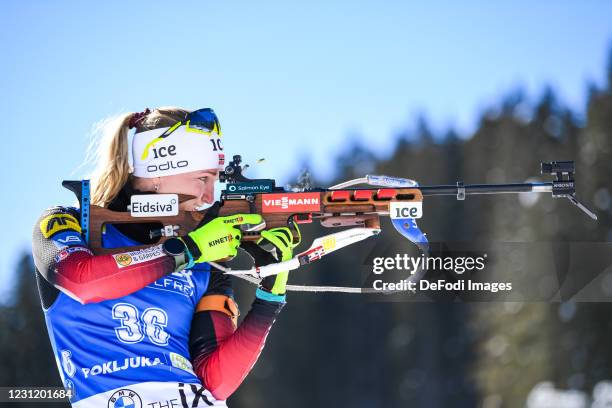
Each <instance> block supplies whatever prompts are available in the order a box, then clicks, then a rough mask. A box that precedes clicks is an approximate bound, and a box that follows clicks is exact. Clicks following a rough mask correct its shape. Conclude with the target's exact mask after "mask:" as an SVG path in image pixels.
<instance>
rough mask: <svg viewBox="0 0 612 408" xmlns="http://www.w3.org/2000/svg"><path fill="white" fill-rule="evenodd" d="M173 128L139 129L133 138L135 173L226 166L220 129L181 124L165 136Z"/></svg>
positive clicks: (149, 174) (161, 173) (160, 173)
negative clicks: (197, 129) (190, 128)
mask: <svg viewBox="0 0 612 408" xmlns="http://www.w3.org/2000/svg"><path fill="white" fill-rule="evenodd" d="M168 129H169V128H167V127H166V128H159V129H155V130H147V131H146V132H140V133H136V134H135V135H134V140H133V142H132V158H133V163H134V175H135V176H137V177H143V178H153V177H160V176H171V175H173V174H181V173H188V172H190V171H195V170H210V169H219V170H222V169H223V166H224V164H225V156H224V154H223V147H222V146H221V139H220V137H219V135H218V134H217V133H216V132H211V133H210V135H206V134H202V133H198V132H188V131H187V129H186V128H185V126H184V125H183V126H179V127H178V128H177V129H176V130H174V131H173V132H172V133H171V134H169V135H168V136H166V137H164V138H160V136H161V135H162V134H163V133H164V132H165V131H166V130H168Z"/></svg>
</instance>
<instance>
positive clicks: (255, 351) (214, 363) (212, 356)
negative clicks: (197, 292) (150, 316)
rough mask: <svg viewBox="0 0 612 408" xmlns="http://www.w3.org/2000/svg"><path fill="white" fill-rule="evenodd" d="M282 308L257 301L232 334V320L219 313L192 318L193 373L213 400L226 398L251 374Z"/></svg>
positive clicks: (282, 304)
mask: <svg viewBox="0 0 612 408" xmlns="http://www.w3.org/2000/svg"><path fill="white" fill-rule="evenodd" d="M283 306H284V303H277V302H269V301H265V300H261V299H257V298H256V299H255V301H254V302H253V306H252V307H251V310H250V311H249V313H248V314H247V316H246V317H245V318H244V320H243V322H242V324H241V325H240V326H239V327H238V329H237V330H235V331H234V325H233V323H232V320H231V318H230V317H228V316H227V315H226V314H224V313H222V312H217V311H206V312H198V313H196V314H195V315H194V318H193V322H192V325H191V334H190V352H191V358H192V361H193V366H194V371H195V373H196V374H197V376H198V377H199V378H200V380H201V381H202V384H203V385H204V387H205V388H206V389H207V390H208V391H210V392H211V393H212V395H213V396H214V397H215V398H217V399H220V400H224V399H227V398H228V397H229V396H230V395H231V394H232V393H233V392H234V391H236V389H237V388H238V386H239V385H240V384H241V383H242V381H243V380H244V378H245V377H246V376H247V374H248V373H249V372H250V371H251V368H252V367H253V365H254V364H255V362H257V359H258V358H259V355H260V354H261V351H262V349H263V347H264V343H265V341H266V337H267V336H268V333H269V331H270V329H271V328H272V325H273V324H274V321H275V320H276V316H277V315H278V314H279V313H280V311H281V309H282V308H283Z"/></svg>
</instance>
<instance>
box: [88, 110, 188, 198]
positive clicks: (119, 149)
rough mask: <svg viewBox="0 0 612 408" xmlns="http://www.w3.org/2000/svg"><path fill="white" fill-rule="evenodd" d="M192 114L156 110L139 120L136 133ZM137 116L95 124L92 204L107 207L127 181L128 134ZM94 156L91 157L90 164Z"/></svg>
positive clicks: (174, 121)
mask: <svg viewBox="0 0 612 408" xmlns="http://www.w3.org/2000/svg"><path fill="white" fill-rule="evenodd" d="M189 112H190V111H188V110H186V109H183V108H177V107H174V106H165V107H161V108H157V109H154V110H153V111H151V112H150V113H149V114H147V115H145V116H143V117H142V118H141V119H138V120H137V121H136V122H137V123H136V124H135V126H136V133H139V132H144V131H145V130H153V129H157V128H162V127H169V126H172V125H174V124H175V123H176V122H178V121H180V120H183V119H185V117H186V116H187V114H188V113H189ZM134 115H137V114H136V113H123V114H120V115H117V116H113V117H110V118H107V119H105V120H103V121H102V122H100V123H99V124H98V125H96V127H95V130H94V133H95V138H94V140H92V143H91V145H90V148H89V152H95V153H94V154H95V156H96V157H95V162H96V167H95V170H94V171H93V173H92V175H91V186H92V187H91V203H92V204H93V205H99V206H102V207H106V206H107V205H108V204H109V203H110V202H111V201H112V200H113V198H115V196H116V195H117V194H118V193H119V191H120V190H121V188H123V186H124V185H125V183H127V182H128V180H129V178H130V175H131V173H132V169H131V168H130V160H129V145H128V132H129V130H130V122H131V121H132V119H133V118H134ZM136 118H137V117H136ZM89 156H91V155H88V161H91V160H89V159H90V157H89Z"/></svg>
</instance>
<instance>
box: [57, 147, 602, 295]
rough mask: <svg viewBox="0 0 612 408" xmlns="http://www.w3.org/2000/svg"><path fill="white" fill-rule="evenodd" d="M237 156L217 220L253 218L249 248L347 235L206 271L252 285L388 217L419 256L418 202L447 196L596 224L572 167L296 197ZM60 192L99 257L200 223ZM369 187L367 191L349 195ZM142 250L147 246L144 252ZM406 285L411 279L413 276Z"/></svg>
mask: <svg viewBox="0 0 612 408" xmlns="http://www.w3.org/2000/svg"><path fill="white" fill-rule="evenodd" d="M241 162H242V159H241V156H239V155H236V156H234V157H233V160H232V162H231V163H230V164H229V165H228V166H226V167H225V170H224V171H222V172H220V176H219V180H220V181H221V182H223V183H226V188H225V190H223V191H222V193H221V198H220V204H221V205H220V207H219V210H218V211H219V212H218V215H219V216H228V215H234V214H239V213H253V214H261V216H262V218H263V220H264V222H263V223H262V224H260V225H244V226H242V228H241V229H242V231H243V238H242V239H243V240H244V241H256V240H258V239H259V238H260V231H262V230H264V229H268V228H277V227H289V228H294V225H295V224H307V223H312V222H313V221H315V220H316V221H319V222H320V223H321V225H323V226H325V227H352V228H349V229H344V230H342V231H339V232H335V233H332V234H329V235H325V236H323V237H319V238H317V239H315V240H314V241H313V243H312V245H311V246H310V247H309V248H308V249H307V250H305V251H303V252H300V253H298V254H297V255H296V256H295V257H294V258H293V259H291V260H289V261H285V262H280V263H275V264H271V265H266V266H261V267H256V266H254V267H252V268H251V269H248V270H239V271H237V270H231V269H230V268H227V267H224V266H222V265H219V264H216V263H211V264H213V266H215V267H217V268H218V269H220V270H221V271H223V272H224V273H228V274H232V275H246V276H248V275H250V278H249V279H247V280H251V281H252V282H256V281H257V279H260V278H263V277H266V276H270V275H274V274H276V273H279V272H282V271H287V270H294V269H297V268H299V267H300V266H301V265H305V264H308V263H311V262H313V261H315V260H317V259H319V258H321V257H322V256H324V255H327V254H329V253H332V252H334V251H337V250H338V249H341V248H344V247H346V246H348V245H351V244H354V243H356V242H359V241H362V240H364V239H365V238H368V237H371V236H374V235H377V234H379V233H380V231H381V229H380V217H381V216H389V217H390V218H391V222H392V224H393V226H394V227H395V229H396V230H397V231H398V232H399V233H400V234H401V235H403V236H404V237H405V238H407V239H408V240H409V241H411V242H412V243H414V244H415V245H416V246H417V247H418V248H419V250H420V251H422V252H423V253H426V252H427V251H428V240H427V237H426V235H425V234H424V233H423V232H421V230H420V229H419V227H418V226H417V223H416V219H418V218H421V217H422V215H423V206H422V203H423V197H425V196H436V195H445V196H449V195H450V196H455V197H456V199H457V200H465V198H466V196H468V195H475V194H502V193H552V196H553V197H555V198H558V197H562V198H567V199H568V200H569V201H571V202H572V203H573V204H575V205H576V206H577V207H578V208H580V210H582V211H583V212H584V213H586V214H587V215H588V216H589V217H591V218H592V219H593V220H597V216H596V215H595V214H594V213H593V212H592V211H591V210H589V209H588V208H587V207H586V206H585V205H583V204H582V203H581V202H579V201H578V199H577V198H576V186H575V181H574V173H575V167H574V162H573V161H553V162H549V163H541V173H542V174H546V175H551V176H554V179H553V180H552V181H550V182H539V183H509V184H463V183H462V182H457V183H456V184H453V185H433V186H419V184H418V183H417V182H416V181H414V180H411V179H406V178H399V177H389V176H383V175H366V176H365V177H363V178H358V179H354V180H349V181H346V182H344V183H340V184H337V185H335V186H332V187H329V188H327V189H322V188H304V189H300V190H299V191H293V190H286V189H285V188H283V187H277V186H276V183H275V180H273V179H248V178H246V177H245V176H244V175H243V170H244V168H243V167H242V166H241ZM62 184H63V186H64V187H66V188H68V189H69V190H71V191H72V192H74V193H75V194H76V196H77V198H78V200H79V203H80V209H81V211H80V213H81V226H82V229H83V234H84V236H85V239H86V241H87V242H88V244H89V247H90V248H91V249H92V251H93V252H94V253H95V254H97V255H99V254H105V253H112V252H117V251H122V250H126V249H127V250H135V249H140V248H144V247H146V246H138V247H127V248H126V247H122V248H103V247H102V232H103V229H104V226H105V225H106V224H122V223H148V224H150V223H154V224H155V225H156V227H155V228H153V229H152V230H151V231H150V235H151V237H152V238H156V239H158V241H157V243H156V244H158V243H160V242H163V241H164V240H166V239H168V238H170V237H175V236H179V235H181V234H186V233H187V232H189V231H192V230H193V229H194V228H195V227H196V226H197V225H198V224H199V223H200V221H201V220H202V218H203V217H204V216H205V215H206V212H207V210H203V211H181V210H179V206H178V204H179V202H182V201H183V200H185V199H188V198H190V197H183V196H178V195H176V194H151V195H134V196H132V198H131V204H130V206H129V208H128V209H126V210H128V211H127V212H119V211H111V210H109V209H107V208H103V207H99V206H95V205H91V204H90V199H89V180H81V181H64V182H63V183H62ZM357 185H369V186H370V187H354V186H357ZM149 246H150V245H149ZM413 278H418V275H417V276H414V277H413ZM305 288H310V289H313V291H339V292H352V293H364V292H370V290H366V289H364V288H338V287H301V286H296V285H294V286H288V289H289V290H291V289H294V290H305Z"/></svg>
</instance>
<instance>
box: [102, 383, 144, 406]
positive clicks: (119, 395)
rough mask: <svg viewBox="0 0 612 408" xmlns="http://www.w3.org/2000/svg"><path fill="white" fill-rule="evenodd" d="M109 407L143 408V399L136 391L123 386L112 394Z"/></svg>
mask: <svg viewBox="0 0 612 408" xmlns="http://www.w3.org/2000/svg"><path fill="white" fill-rule="evenodd" d="M108 408H142V400H141V399H140V396H139V395H138V394H136V393H135V392H134V391H132V390H130V389H127V388H123V389H121V390H118V391H115V392H114V393H113V395H111V397H110V398H109V400H108Z"/></svg>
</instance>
